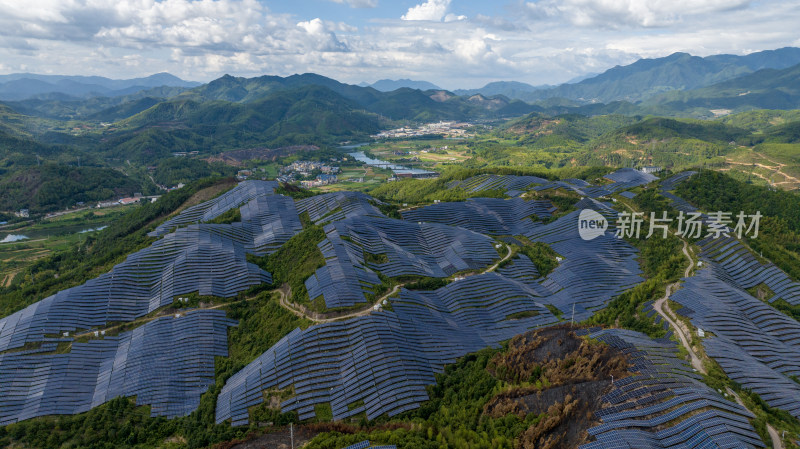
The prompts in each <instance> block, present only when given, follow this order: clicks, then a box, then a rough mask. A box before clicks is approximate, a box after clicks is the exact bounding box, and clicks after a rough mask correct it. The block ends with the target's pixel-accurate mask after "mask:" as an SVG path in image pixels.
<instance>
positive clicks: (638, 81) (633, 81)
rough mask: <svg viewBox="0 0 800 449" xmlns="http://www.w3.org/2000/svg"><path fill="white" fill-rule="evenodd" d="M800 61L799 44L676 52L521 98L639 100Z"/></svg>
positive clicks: (787, 65) (531, 93)
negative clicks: (740, 51) (743, 51)
mask: <svg viewBox="0 0 800 449" xmlns="http://www.w3.org/2000/svg"><path fill="white" fill-rule="evenodd" d="M798 63H800V48H792V47H789V48H781V49H778V50H769V51H763V52H758V53H752V54H749V55H745V56H735V55H714V56H708V57H705V58H701V57H698V56H692V55H689V54H687V53H674V54H672V55H670V56H667V57H664V58H656V59H640V60H638V61H636V62H634V63H633V64H630V65H626V66H617V67H614V68H612V69H609V70H607V71H606V72H604V73H602V74H600V75H598V76H595V77H593V78H589V79H586V80H583V81H581V82H579V83H575V84H562V85H561V86H558V87H554V88H551V89H543V90H535V91H532V92H529V93H527V94H526V95H525V96H524V97H520V99H522V100H526V101H535V100H540V99H544V98H552V97H563V98H568V99H571V100H577V101H581V102H601V103H608V102H611V101H617V100H625V101H629V102H637V101H642V100H645V99H647V98H649V97H651V96H653V95H656V94H660V93H663V92H669V91H682V90H688V89H697V88H701V87H705V86H709V85H712V84H714V83H719V82H722V81H726V80H730V79H734V78H737V77H741V76H743V75H747V74H749V73H753V72H755V71H758V70H761V69H765V68H772V69H783V68H786V67H789V66H793V65H795V64H798Z"/></svg>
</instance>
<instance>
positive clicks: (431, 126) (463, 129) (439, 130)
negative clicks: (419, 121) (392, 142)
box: [372, 122, 473, 139]
mask: <svg viewBox="0 0 800 449" xmlns="http://www.w3.org/2000/svg"><path fill="white" fill-rule="evenodd" d="M472 126H473V124H472V123H468V122H436V123H426V124H424V125H420V126H418V127H416V128H411V127H404V128H397V129H390V130H388V131H381V132H379V133H378V134H375V135H373V136H372V137H373V138H374V139H396V138H404V137H420V136H430V135H433V134H436V135H442V136H444V137H446V138H464V139H465V138H468V137H472V136H473V135H472V134H470V133H468V132H467V129H468V128H470V127H472Z"/></svg>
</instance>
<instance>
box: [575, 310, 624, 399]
mask: <svg viewBox="0 0 800 449" xmlns="http://www.w3.org/2000/svg"><path fill="white" fill-rule="evenodd" d="M574 321H575V303H574V302H573V303H572V316H571V317H570V318H569V327H573V322H574ZM612 383H613V382H612Z"/></svg>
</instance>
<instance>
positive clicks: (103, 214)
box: [0, 204, 139, 288]
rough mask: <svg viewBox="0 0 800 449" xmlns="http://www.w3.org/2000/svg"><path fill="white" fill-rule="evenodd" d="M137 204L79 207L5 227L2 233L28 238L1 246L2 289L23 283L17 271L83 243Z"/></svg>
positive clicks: (0, 275)
mask: <svg viewBox="0 0 800 449" xmlns="http://www.w3.org/2000/svg"><path fill="white" fill-rule="evenodd" d="M138 207H139V205H137V204H134V205H130V206H119V207H112V208H104V209H100V210H92V209H90V210H76V211H74V212H70V213H67V214H64V215H61V216H58V217H53V218H49V219H45V220H39V221H35V220H22V221H16V222H13V223H11V224H8V225H5V226H3V227H2V232H4V233H6V232H7V233H9V234H17V235H25V236H27V237H28V238H29V239H27V240H22V241H19V242H16V243H3V244H2V245H0V248H2V251H0V288H1V287H8V286H10V285H11V284H13V283H15V282H21V281H22V278H23V276H24V273H23V276H19V277H17V274H18V273H21V272H23V271H24V270H25V269H26V268H28V267H30V266H31V265H32V264H33V263H34V262H36V260H38V259H42V258H45V257H47V256H49V255H52V254H53V253H58V252H64V251H71V250H73V249H74V248H75V247H79V246H81V245H83V244H84V243H85V242H86V239H87V238H88V237H89V236H91V235H93V234H96V233H98V232H100V231H101V230H102V229H103V228H106V227H108V226H109V225H111V224H112V223H114V221H116V220H117V219H119V218H121V217H122V216H124V215H125V214H127V213H129V212H131V211H132V210H133V209H135V208H138Z"/></svg>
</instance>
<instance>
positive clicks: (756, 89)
mask: <svg viewBox="0 0 800 449" xmlns="http://www.w3.org/2000/svg"><path fill="white" fill-rule="evenodd" d="M645 104H646V105H648V106H658V107H660V108H665V109H668V110H671V111H686V110H690V109H693V108H706V109H731V110H745V109H795V108H798V107H800V64H798V65H794V66H792V67H788V68H784V69H780V70H777V69H763V70H759V71H757V72H754V73H751V74H748V75H745V76H741V77H739V78H735V79H732V80H728V81H724V82H721V83H717V84H714V85H712V86H708V87H704V88H701V89H695V90H688V91H684V92H669V93H666V94H663V95H659V96H656V97H654V98H652V99H650V100H648V101H647V102H645Z"/></svg>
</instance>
